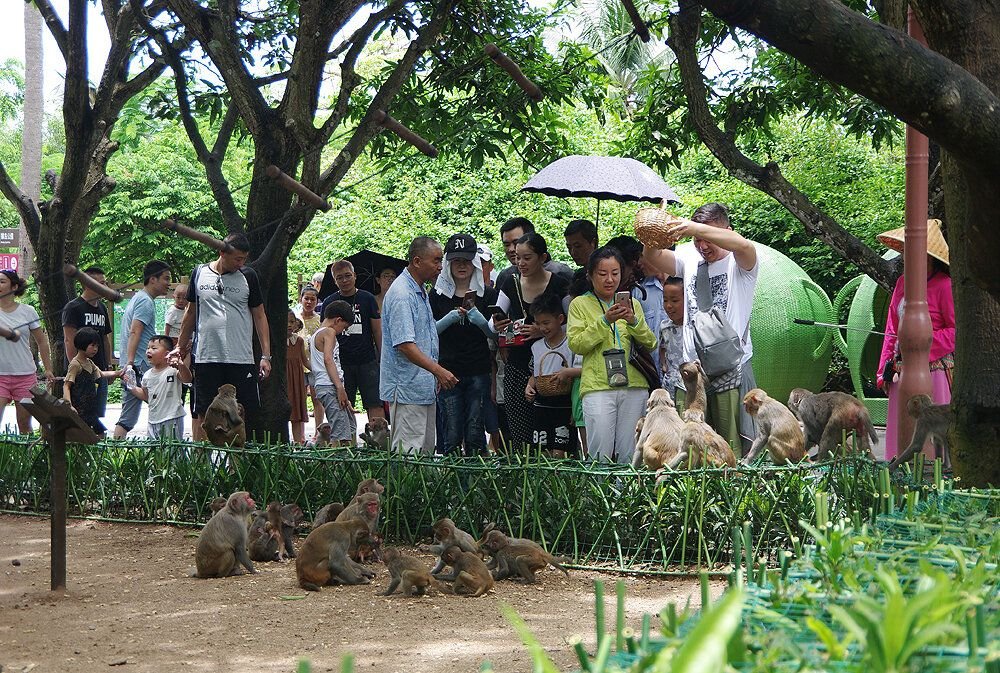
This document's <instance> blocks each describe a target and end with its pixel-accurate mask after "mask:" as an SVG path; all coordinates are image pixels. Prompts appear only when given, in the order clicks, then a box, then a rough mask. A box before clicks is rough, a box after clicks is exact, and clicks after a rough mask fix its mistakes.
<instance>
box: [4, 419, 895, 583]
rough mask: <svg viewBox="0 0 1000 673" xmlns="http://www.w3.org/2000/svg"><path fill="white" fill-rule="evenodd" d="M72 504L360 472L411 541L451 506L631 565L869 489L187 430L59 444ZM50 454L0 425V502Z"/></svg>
mask: <svg viewBox="0 0 1000 673" xmlns="http://www.w3.org/2000/svg"><path fill="white" fill-rule="evenodd" d="M67 460H68V479H67V481H68V483H67V492H68V499H69V505H68V507H69V509H68V512H69V514H70V515H71V516H95V517H101V518H106V519H122V520H134V521H157V522H175V523H196V522H203V521H205V520H206V519H207V509H208V503H209V502H210V501H211V500H212V498H214V497H215V496H218V495H225V494H229V493H230V492H232V491H237V490H248V491H250V492H251V494H252V495H253V496H254V498H256V499H258V500H259V501H262V502H267V501H270V500H281V501H283V502H296V503H298V504H299V505H300V506H301V507H302V508H303V510H304V511H305V512H306V514H307V515H311V514H313V513H315V512H316V511H317V510H318V509H319V508H320V507H322V506H323V505H325V504H326V503H328V502H331V501H342V502H346V501H347V500H348V499H349V498H350V497H351V496H352V495H353V493H354V489H355V486H356V485H357V483H358V482H359V481H361V480H362V479H365V478H368V477H372V476H374V477H377V478H378V479H379V480H380V481H381V482H382V483H383V484H385V486H386V492H385V500H384V502H383V517H384V518H383V521H384V523H383V525H382V528H383V530H384V531H385V532H386V533H387V535H388V537H389V539H390V540H392V541H397V542H406V543H416V542H419V541H421V540H422V539H424V538H425V537H426V536H428V535H429V534H430V525H431V523H432V522H433V521H434V520H436V519H437V518H439V517H441V516H450V517H452V518H453V519H455V521H456V523H457V524H458V525H459V526H461V527H463V528H465V529H466V530H470V531H480V530H482V527H483V525H484V523H486V522H487V521H496V522H497V523H498V524H499V525H500V526H501V527H502V528H504V529H506V530H509V531H511V532H512V533H513V534H514V535H516V536H519V537H530V538H532V539H535V540H538V541H539V542H541V543H542V544H544V545H545V546H546V547H547V548H548V549H550V550H552V551H554V552H555V553H559V554H564V555H566V556H569V557H571V558H572V559H574V561H575V562H576V563H577V564H580V565H601V566H609V565H610V566H612V567H615V568H618V569H622V570H632V571H643V572H649V571H652V572H668V571H670V572H672V571H686V570H687V569H689V568H690V567H706V568H718V567H719V565H720V564H722V563H725V562H727V561H729V559H730V556H731V554H732V546H733V542H732V533H733V531H734V530H735V529H739V528H741V527H742V525H743V523H744V522H749V523H750V524H751V528H752V530H753V542H754V546H755V548H759V549H766V550H769V553H771V552H772V551H773V550H777V549H782V548H789V547H790V546H791V545H792V538H793V537H802V536H803V530H802V529H801V527H800V525H799V523H798V522H799V520H800V519H802V520H806V521H811V520H813V518H814V498H815V494H816V493H817V492H820V491H822V492H824V493H828V494H830V502H831V505H830V507H831V514H830V515H831V516H849V515H851V514H852V513H854V512H856V511H862V512H864V511H867V510H868V509H870V508H873V507H875V505H876V502H877V499H878V497H877V492H878V486H877V478H878V472H877V466H876V464H875V463H872V462H869V461H865V460H862V459H850V460H845V461H839V462H835V463H828V464H824V465H820V466H812V465H805V466H801V467H759V468H741V469H738V470H733V469H725V470H723V469H704V470H696V471H690V472H675V473H669V474H668V475H667V477H666V479H665V480H663V481H662V482H660V483H656V482H655V479H654V475H653V474H652V473H651V472H648V471H639V472H637V471H635V470H633V469H632V468H630V467H623V466H618V465H607V464H603V465H602V464H596V463H580V462H575V461H563V460H558V461H553V460H547V459H545V458H541V457H515V458H510V459H499V458H497V459H489V460H483V459H478V458H477V459H447V460H440V459H432V458H416V457H410V456H401V455H399V454H396V453H387V452H382V451H371V450H366V449H351V450H348V449H328V450H318V451H301V450H300V451H295V450H293V449H291V448H289V447H287V446H277V447H264V448H251V449H245V450H218V449H213V448H211V447H203V446H197V445H192V444H190V443H184V442H176V443H159V442H151V441H125V442H116V441H106V442H102V443H100V444H97V445H94V446H83V445H70V446H69V447H68V449H67ZM48 493H49V487H48V454H47V450H46V448H45V445H44V444H42V443H40V442H38V441H34V442H31V441H29V438H25V437H17V436H5V437H0V509H2V510H6V511H32V512H45V511H47V510H48V509H49V502H48V497H49V496H48Z"/></svg>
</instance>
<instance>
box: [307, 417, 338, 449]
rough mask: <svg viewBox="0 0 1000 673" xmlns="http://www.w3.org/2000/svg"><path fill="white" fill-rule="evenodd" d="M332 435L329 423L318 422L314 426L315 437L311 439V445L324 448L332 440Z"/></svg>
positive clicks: (315, 447)
mask: <svg viewBox="0 0 1000 673" xmlns="http://www.w3.org/2000/svg"><path fill="white" fill-rule="evenodd" d="M332 435H333V426H332V425H330V424H329V423H320V424H319V425H317V426H316V438H315V439H313V443H312V446H313V448H314V449H325V448H326V447H328V446H330V445H331V444H332V443H333V442H332V441H331V440H330V438H331V437H332Z"/></svg>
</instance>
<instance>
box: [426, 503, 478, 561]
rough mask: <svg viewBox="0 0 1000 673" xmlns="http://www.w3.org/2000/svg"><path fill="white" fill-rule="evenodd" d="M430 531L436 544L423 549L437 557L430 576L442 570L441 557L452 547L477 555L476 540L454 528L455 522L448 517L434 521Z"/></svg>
mask: <svg viewBox="0 0 1000 673" xmlns="http://www.w3.org/2000/svg"><path fill="white" fill-rule="evenodd" d="M432 529H433V530H434V541H435V542H436V544H434V545H432V546H430V547H426V548H425V550H426V551H430V552H433V553H435V554H438V555H439V558H438V562H437V564H435V566H434V569H433V570H431V574H432V575H437V574H438V573H439V572H441V571H442V570H443V569H444V566H445V561H444V558H442V555H443V552H444V551H445V550H446V549H448V547H451V546H452V545H454V546H456V547H458V548H459V549H461V550H462V551H467V552H472V553H473V554H478V553H479V543H477V542H476V538H474V537H472V536H471V535H469V534H468V533H466V532H465V531H464V530H462V529H461V528H459V527H458V526H456V525H455V522H454V521H452V520H451V519H449V518H448V517H444V518H443V519H438V520H437V521H435V522H434V525H433V526H432Z"/></svg>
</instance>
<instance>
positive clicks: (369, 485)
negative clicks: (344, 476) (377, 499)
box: [347, 477, 385, 505]
mask: <svg viewBox="0 0 1000 673" xmlns="http://www.w3.org/2000/svg"><path fill="white" fill-rule="evenodd" d="M365 493H377V494H378V495H380V496H381V495H382V494H383V493H385V486H383V485H382V484H380V483H378V479H375V478H374V477H373V478H371V479H365V480H363V481H362V482H361V483H360V484H358V490H357V491H355V492H354V497H353V498H351V501H350V502H349V503H347V504H348V505H353V504H354V503H356V502H357V501H358V498H360V497H361V496H363V495H364V494H365Z"/></svg>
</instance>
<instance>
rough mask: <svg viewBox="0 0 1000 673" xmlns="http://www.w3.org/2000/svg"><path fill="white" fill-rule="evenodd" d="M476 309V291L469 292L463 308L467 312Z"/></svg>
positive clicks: (463, 302) (466, 294) (463, 301)
mask: <svg viewBox="0 0 1000 673" xmlns="http://www.w3.org/2000/svg"><path fill="white" fill-rule="evenodd" d="M475 307H476V291H475V290H469V291H468V292H466V293H465V298H464V299H463V300H462V308H464V309H465V310H466V311H471V310H472V309H474V308H475Z"/></svg>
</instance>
